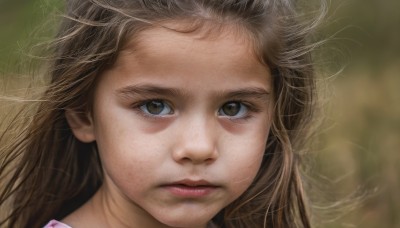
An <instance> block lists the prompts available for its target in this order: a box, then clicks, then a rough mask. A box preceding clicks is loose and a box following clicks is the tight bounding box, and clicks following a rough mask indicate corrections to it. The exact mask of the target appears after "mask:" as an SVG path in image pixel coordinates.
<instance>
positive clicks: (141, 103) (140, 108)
mask: <svg viewBox="0 0 400 228" xmlns="http://www.w3.org/2000/svg"><path fill="white" fill-rule="evenodd" d="M150 102H162V103H163V104H164V105H166V106H168V107H169V108H170V109H171V110H170V112H171V113H168V114H164V115H158V114H151V113H148V112H146V111H144V110H143V106H145V105H147V104H149V103H150ZM229 103H239V104H240V105H242V106H243V107H244V108H246V109H247V110H246V113H245V114H244V115H243V116H240V117H235V116H229V115H219V114H220V112H221V110H222V108H223V106H224V105H227V104H229ZM132 108H133V109H135V110H136V111H137V112H138V113H139V114H141V115H142V116H144V117H146V118H164V117H166V116H169V115H171V114H174V113H175V112H174V107H173V106H172V105H171V104H170V102H168V101H166V100H164V99H157V98H156V99H148V100H142V101H139V102H136V103H134V104H133V105H132ZM258 112H260V109H259V108H258V107H257V106H256V105H254V104H252V103H249V102H247V101H243V100H231V101H227V102H225V103H223V104H222V105H221V106H220V108H219V109H218V111H217V113H218V115H219V116H221V117H223V118H226V119H229V120H231V121H240V120H248V119H250V118H251V117H253V115H252V113H258Z"/></svg>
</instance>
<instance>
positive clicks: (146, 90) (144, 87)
mask: <svg viewBox="0 0 400 228" xmlns="http://www.w3.org/2000/svg"><path fill="white" fill-rule="evenodd" d="M116 93H117V95H119V96H122V97H133V96H135V95H148V96H151V95H161V96H187V94H186V93H184V92H183V91H182V90H179V89H174V88H167V87H161V86H157V85H152V84H139V85H129V86H126V87H123V88H121V89H118V90H117V91H116Z"/></svg>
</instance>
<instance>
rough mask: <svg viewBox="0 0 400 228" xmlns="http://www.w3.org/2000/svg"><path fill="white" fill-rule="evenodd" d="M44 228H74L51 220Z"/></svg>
mask: <svg viewBox="0 0 400 228" xmlns="http://www.w3.org/2000/svg"><path fill="white" fill-rule="evenodd" d="M43 228H72V227H70V226H68V225H67V224H64V223H62V222H59V221H57V220H51V221H50V222H49V223H47V225H45V226H44V227H43Z"/></svg>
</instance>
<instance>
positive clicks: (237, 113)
mask: <svg viewBox="0 0 400 228" xmlns="http://www.w3.org/2000/svg"><path fill="white" fill-rule="evenodd" d="M218 114H219V115H221V116H228V117H234V118H243V117H245V116H246V115H247V114H248V108H247V106H246V105H244V104H242V103H241V102H238V101H231V102H227V103H225V104H224V105H222V107H221V108H220V109H219V111H218Z"/></svg>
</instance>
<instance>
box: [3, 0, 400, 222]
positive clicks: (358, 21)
mask: <svg viewBox="0 0 400 228" xmlns="http://www.w3.org/2000/svg"><path fill="white" fill-rule="evenodd" d="M59 2H60V1H55V0H53V1H51V0H48V1H43V0H0V75H1V76H2V77H3V79H4V78H9V79H10V78H11V80H12V77H15V75H17V73H20V72H21V69H20V68H21V66H24V63H23V62H22V61H25V60H23V59H26V58H25V57H23V55H24V53H26V48H25V47H27V46H29V45H30V44H32V43H35V42H36V41H41V40H43V39H46V36H48V34H46V33H34V30H35V29H37V28H38V25H43V23H44V22H46V21H47V20H48V19H49V17H48V15H49V13H50V12H51V11H52V9H53V8H54V7H52V6H53V5H54V4H58V5H59ZM329 5H330V6H329V13H328V15H327V21H326V23H325V25H324V26H323V27H322V28H321V30H320V33H318V35H317V36H318V37H321V38H324V37H325V38H326V37H329V36H331V35H333V34H335V36H334V37H333V38H331V40H330V41H329V42H328V43H327V44H326V45H325V46H324V47H323V48H321V50H319V51H318V55H322V58H319V57H318V58H316V60H317V65H318V68H320V69H322V70H321V72H323V75H324V76H323V78H324V80H321V81H319V84H320V86H321V87H322V88H323V89H322V93H323V101H324V107H323V113H322V116H323V118H324V124H323V125H322V127H321V130H320V133H319V134H318V137H317V140H318V144H317V146H316V148H315V152H316V159H315V165H314V166H315V167H314V168H313V169H314V170H315V172H317V173H320V174H321V177H325V178H326V180H327V181H326V183H327V186H331V187H330V188H329V192H327V194H326V195H328V198H330V199H331V200H333V201H335V200H341V201H343V202H346V201H345V199H346V197H347V196H348V195H351V194H353V193H354V194H355V196H357V195H363V194H364V195H366V196H364V197H363V198H362V199H363V202H362V203H361V204H359V205H357V202H358V201H350V203H349V204H346V205H344V206H345V207H339V208H340V209H338V211H335V210H331V213H330V214H331V216H328V217H326V219H327V220H328V219H331V218H332V217H336V218H337V219H336V220H334V221H331V222H328V221H327V223H326V224H323V225H322V227H365V228H372V227H400V1H399V0H385V1H382V0H347V1H346V0H331V1H330V3H329ZM39 31H40V30H39ZM34 34H40V35H38V36H36V35H34ZM318 61H319V62H318ZM22 68H23V67H22ZM340 70H343V71H341V72H340V73H339V74H336V73H337V72H339V71H340ZM0 81H1V80H0ZM0 88H4V87H0ZM8 89H9V88H8ZM1 94H3V91H0V95H1ZM328 183H330V184H331V185H328ZM353 204H354V206H356V208H355V210H353V211H351V212H348V210H349V209H348V208H351V206H352V205H353Z"/></svg>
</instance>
